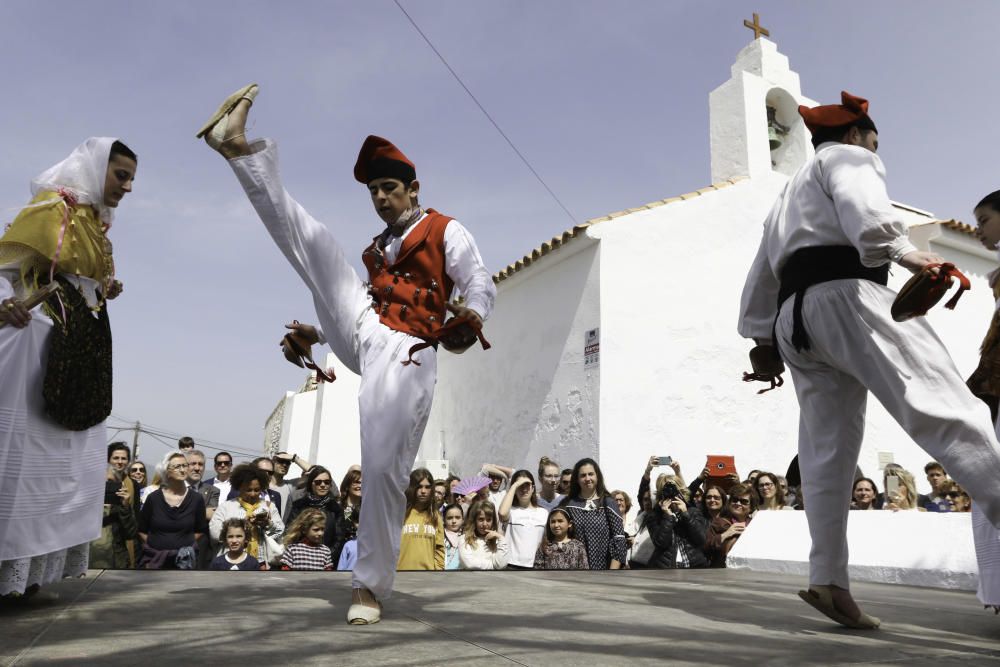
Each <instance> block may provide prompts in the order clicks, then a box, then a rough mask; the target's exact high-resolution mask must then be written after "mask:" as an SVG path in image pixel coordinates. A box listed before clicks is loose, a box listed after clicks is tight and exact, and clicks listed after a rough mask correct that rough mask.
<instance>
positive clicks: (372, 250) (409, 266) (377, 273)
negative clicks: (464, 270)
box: [361, 208, 455, 338]
mask: <svg viewBox="0 0 1000 667" xmlns="http://www.w3.org/2000/svg"><path fill="white" fill-rule="evenodd" d="M450 221H451V218H449V217H448V216H446V215H441V214H440V213H438V212H437V211H435V210H434V209H432V208H429V209H427V217H425V218H424V219H423V220H421V221H420V222H418V223H417V225H416V227H414V228H413V229H412V230H410V233H409V234H407V236H406V238H405V239H403V245H402V247H400V249H399V255H398V256H397V257H396V261H395V262H394V263H392V264H389V263H388V262H386V260H385V256H384V255H383V254H382V250H381V249H380V248H379V247H378V239H379V237H378V236H376V237H375V239H374V240H373V241H372V244H371V245H370V246H368V247H367V248H366V249H365V251H364V253H363V254H362V255H361V259H362V261H363V262H364V263H365V268H367V269H368V282H369V288H368V293H369V294H371V297H372V308H374V309H375V311H376V312H377V313H378V315H379V320H380V321H381V322H382V324H384V325H386V326H387V327H389V328H390V329H395V330H396V331H402V332H403V333H407V334H410V335H411V336H416V337H418V338H427V337H430V336H432V335H433V334H434V333H435V332H437V330H438V329H440V328H441V325H442V324H444V319H445V316H446V315H447V310H446V309H445V304H446V303H447V302H448V297H449V296H451V291H452V288H454V286H455V283H454V281H453V280H452V279H451V278H450V277H448V274H447V273H445V270H444V266H445V264H444V263H445V257H444V230H445V227H447V226H448V223H449V222H450Z"/></svg>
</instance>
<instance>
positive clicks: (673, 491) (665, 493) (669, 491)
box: [660, 482, 681, 500]
mask: <svg viewBox="0 0 1000 667" xmlns="http://www.w3.org/2000/svg"><path fill="white" fill-rule="evenodd" d="M680 497H681V490H680V489H678V488H677V485H676V484H675V483H673V482H664V483H663V488H662V489H660V500H673V499H674V498H680Z"/></svg>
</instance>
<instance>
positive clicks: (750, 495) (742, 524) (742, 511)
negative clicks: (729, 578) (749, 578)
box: [705, 484, 757, 567]
mask: <svg viewBox="0 0 1000 667" xmlns="http://www.w3.org/2000/svg"><path fill="white" fill-rule="evenodd" d="M756 511H757V494H756V493H755V492H754V488H753V486H751V485H750V484H736V485H735V486H733V487H732V488H730V489H729V502H728V503H727V504H726V507H725V509H723V510H722V513H721V514H720V515H719V516H717V517H716V518H714V519H712V523H711V524H710V525H709V527H708V534H707V536H706V539H705V555H706V556H708V559H709V561H710V562H711V567H725V566H726V556H727V555H728V554H729V551H730V549H732V548H733V545H734V544H736V540H738V539H739V538H740V535H742V534H743V531H744V530H746V527H747V525H748V524H749V523H750V519H751V517H752V516H753V513H754V512H756Z"/></svg>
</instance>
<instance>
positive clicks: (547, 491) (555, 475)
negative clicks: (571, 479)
mask: <svg viewBox="0 0 1000 667" xmlns="http://www.w3.org/2000/svg"><path fill="white" fill-rule="evenodd" d="M560 479H562V473H561V468H560V467H559V464H558V463H556V462H555V461H553V460H552V459H550V458H549V457H547V456H543V457H542V458H540V459H539V460H538V498H537V500H538V506H539V507H544V508H545V509H546V510H547V511H549V512H551V511H552V510H553V508H556V507H559V503H561V502H562V499H563V498H565V497H566V496H564V495H563V494H561V493H559V490H558V487H559V480H560Z"/></svg>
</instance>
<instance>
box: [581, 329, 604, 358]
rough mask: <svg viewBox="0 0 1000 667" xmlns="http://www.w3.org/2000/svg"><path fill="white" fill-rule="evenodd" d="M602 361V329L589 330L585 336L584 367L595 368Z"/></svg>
mask: <svg viewBox="0 0 1000 667" xmlns="http://www.w3.org/2000/svg"><path fill="white" fill-rule="evenodd" d="M600 361H601V329H600V327H598V328H597V329H589V330H588V331H587V333H586V334H584V342H583V367H584V368H594V367H595V366H597V365H598V364H599V363H600Z"/></svg>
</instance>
